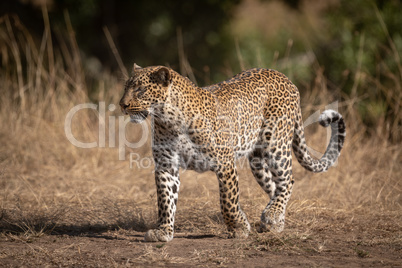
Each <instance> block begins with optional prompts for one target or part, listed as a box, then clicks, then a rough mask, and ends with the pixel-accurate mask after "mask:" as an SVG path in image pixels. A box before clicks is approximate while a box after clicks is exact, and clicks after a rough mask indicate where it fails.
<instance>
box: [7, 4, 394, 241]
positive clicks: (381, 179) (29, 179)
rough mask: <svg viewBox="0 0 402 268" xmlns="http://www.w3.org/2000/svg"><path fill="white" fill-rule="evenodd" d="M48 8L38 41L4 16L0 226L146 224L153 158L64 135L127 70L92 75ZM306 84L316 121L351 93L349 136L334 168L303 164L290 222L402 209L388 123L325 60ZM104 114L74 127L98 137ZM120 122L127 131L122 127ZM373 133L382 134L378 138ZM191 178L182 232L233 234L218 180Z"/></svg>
mask: <svg viewBox="0 0 402 268" xmlns="http://www.w3.org/2000/svg"><path fill="white" fill-rule="evenodd" d="M43 16H44V21H45V29H44V34H43V37H42V39H41V40H39V41H37V40H35V39H34V37H32V36H31V35H30V33H29V32H28V30H27V29H26V28H25V27H24V26H23V25H22V24H21V23H20V21H19V20H18V18H16V17H3V18H1V19H0V39H1V42H0V53H1V59H2V63H1V64H2V65H1V73H0V83H1V85H2V89H1V91H2V98H1V106H0V110H1V114H0V120H1V124H2V127H1V129H0V141H1V144H2V146H1V148H0V185H1V186H0V205H1V207H0V228H1V230H2V231H3V232H17V233H21V232H22V233H25V234H26V235H27V236H35V235H42V234H43V233H44V232H50V231H53V232H56V233H68V232H83V231H87V230H104V229H110V228H127V229H131V228H132V229H134V230H138V231H144V230H146V229H147V228H149V227H150V226H152V224H154V223H155V219H156V196H155V195H156V193H155V192H156V191H155V187H154V181H153V174H152V166H151V167H149V168H139V167H137V166H136V165H134V166H133V167H132V168H130V163H129V161H128V160H127V159H128V158H126V160H125V161H119V160H118V149H117V148H116V147H113V148H109V143H108V142H106V146H105V148H92V149H82V148H77V147H75V146H73V145H72V144H71V143H70V142H69V141H68V139H67V138H66V135H65V132H64V121H65V118H66V115H67V113H68V112H69V111H70V109H71V108H73V107H74V106H76V105H78V104H82V103H96V104H98V103H99V101H104V102H105V103H106V106H107V105H108V104H115V105H117V103H118V99H119V97H120V95H121V93H122V88H123V83H124V79H122V78H123V75H122V76H121V77H116V76H115V75H112V74H110V73H107V72H104V73H100V74H98V75H92V76H90V75H88V73H89V71H88V69H87V67H86V66H85V63H86V62H85V60H83V59H82V56H81V54H80V51H79V47H78V45H77V42H76V40H75V38H74V31H73V29H72V28H71V24H70V23H69V18H68V14H67V13H66V14H65V19H66V20H65V21H66V28H65V29H64V30H59V31H56V32H51V31H50V26H49V25H50V24H49V20H48V17H47V12H46V10H44V12H43ZM52 34H54V35H55V36H52ZM53 40H57V43H58V45H57V46H55V45H54V44H53V42H54V41H53ZM384 90H385V89H384ZM390 90H391V89H390ZM300 91H301V95H302V110H303V116H304V118H305V119H306V118H308V117H309V116H310V115H311V114H313V113H314V112H316V111H317V110H321V111H322V110H323V109H324V108H325V105H327V104H329V103H332V102H334V101H339V100H340V101H339V110H340V112H341V113H342V114H343V115H344V117H345V120H346V123H347V131H348V132H347V140H346V144H345V147H344V149H343V151H342V154H341V157H340V159H339V162H338V165H337V166H336V167H335V168H332V169H331V170H330V171H329V172H327V173H325V174H311V173H309V172H307V171H305V170H304V169H303V168H302V167H301V166H299V165H298V164H297V163H296V161H295V165H294V166H295V167H294V176H295V179H296V186H295V188H294V194H293V196H292V199H291V202H290V204H289V208H288V213H289V215H290V216H289V217H288V223H290V224H296V225H300V226H303V225H304V226H306V225H310V226H312V225H314V224H318V223H317V221H316V220H315V216H316V215H317V214H319V213H321V214H326V213H327V214H331V215H337V214H349V213H353V214H364V215H367V217H377V216H378V215H383V214H393V215H394V214H397V215H398V216H399V217H400V216H401V212H400V211H401V190H402V189H401V188H402V185H401V181H400V178H401V177H402V168H401V164H402V163H401V147H400V144H392V143H390V142H389V141H388V140H387V139H384V138H382V134H381V133H382V131H384V130H386V129H387V127H386V126H385V125H384V124H387V122H379V123H378V126H376V128H375V129H368V128H367V127H366V126H364V125H363V124H362V123H361V122H362V120H361V117H360V115H359V113H358V111H357V109H356V104H357V103H358V102H359V101H360V99H359V97H358V96H352V97H349V96H342V95H341V93H340V91H339V92H335V93H334V92H329V91H328V90H327V81H326V79H325V77H323V75H322V71H321V69H320V68H319V67H317V69H316V80H315V84H314V85H312V86H311V87H310V88H307V87H306V88H300ZM389 94H392V92H391V91H390V92H389ZM118 116H121V114H120V113H119V110H118V109H116V110H115V111H109V110H107V111H106V120H107V122H106V126H109V125H108V123H109V118H110V117H114V118H117V117H118ZM98 121H99V120H98V115H97V112H96V111H94V110H90V109H86V110H85V111H80V113H79V114H77V115H76V118H75V120H74V124H73V133H74V135H75V136H76V137H77V138H78V139H80V140H83V141H87V142H90V141H98V142H99V140H98V134H99V131H98V130H99V122H98ZM114 128H115V130H116V131H117V125H115V126H114ZM306 131H307V134H306V136H307V141H308V143H309V144H310V145H311V147H312V148H314V149H315V150H318V151H324V148H325V142H326V130H324V129H321V128H319V127H317V126H316V125H312V126H310V127H308V128H307V129H306ZM368 131H370V132H374V133H378V135H371V136H368V135H367V132H368ZM107 133H108V132H107ZM126 133H127V135H129V136H131V138H130V140H135V139H137V138H138V135H140V134H141V133H140V131H139V129H138V127H136V126H134V125H128V126H127V129H126ZM108 138H109V137H108V136H107V137H106V141H108ZM115 141H116V140H115ZM130 152H135V153H140V154H141V155H142V156H150V151H149V141H148V142H147V144H146V146H144V147H141V148H139V149H127V151H126V156H127V155H128V154H129V153H130ZM243 164H244V163H243ZM239 166H242V162H239ZM239 175H240V177H241V179H240V187H241V200H242V204H243V207H244V209H245V211H246V213H247V214H248V216H249V218H250V221H251V222H252V223H254V224H256V223H258V221H259V217H260V216H259V215H260V213H261V211H262V209H263V208H264V206H265V205H266V204H267V202H268V200H267V198H266V196H265V194H264V193H263V191H262V190H261V189H260V188H259V186H258V184H257V183H255V182H254V179H253V178H252V175H251V173H250V171H249V170H248V168H247V165H244V166H242V168H240V171H239ZM181 178H182V186H181V194H180V197H179V208H178V213H177V230H178V231H179V232H190V233H202V232H205V233H221V232H224V226H223V222H222V219H221V216H220V212H219V206H218V204H219V201H218V196H219V194H218V189H217V183H216V179H215V176H214V175H213V174H212V173H204V174H197V173H194V172H191V171H182V173H181ZM307 215H310V216H308V217H306V216H307Z"/></svg>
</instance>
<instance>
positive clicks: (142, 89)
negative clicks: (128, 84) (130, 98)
mask: <svg viewBox="0 0 402 268" xmlns="http://www.w3.org/2000/svg"><path fill="white" fill-rule="evenodd" d="M146 90H147V89H146V87H143V86H139V87H137V88H136V89H135V90H134V94H136V95H137V97H141V96H142V95H143V94H144V93H145V91H146Z"/></svg>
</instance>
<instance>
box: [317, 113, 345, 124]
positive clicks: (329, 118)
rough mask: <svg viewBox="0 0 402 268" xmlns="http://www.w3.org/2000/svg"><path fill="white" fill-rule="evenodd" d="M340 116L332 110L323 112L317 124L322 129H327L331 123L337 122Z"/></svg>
mask: <svg viewBox="0 0 402 268" xmlns="http://www.w3.org/2000/svg"><path fill="white" fill-rule="evenodd" d="M341 118H342V115H341V114H340V113H338V112H337V111H334V110H325V111H324V112H323V113H322V114H321V115H320V117H319V119H318V122H319V123H320V125H321V126H323V127H328V126H329V125H330V124H331V123H334V122H337V121H339V120H340V119H341Z"/></svg>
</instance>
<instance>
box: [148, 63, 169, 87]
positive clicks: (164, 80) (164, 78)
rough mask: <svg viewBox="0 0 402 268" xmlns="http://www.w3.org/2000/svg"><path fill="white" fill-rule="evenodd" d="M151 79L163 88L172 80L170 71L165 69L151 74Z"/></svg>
mask: <svg viewBox="0 0 402 268" xmlns="http://www.w3.org/2000/svg"><path fill="white" fill-rule="evenodd" d="M152 78H153V79H155V81H156V82H157V83H158V84H161V85H162V86H164V87H167V86H169V84H170V83H171V80H172V77H171V74H170V70H169V69H168V68H166V67H162V68H160V69H159V70H157V71H155V72H154V73H152Z"/></svg>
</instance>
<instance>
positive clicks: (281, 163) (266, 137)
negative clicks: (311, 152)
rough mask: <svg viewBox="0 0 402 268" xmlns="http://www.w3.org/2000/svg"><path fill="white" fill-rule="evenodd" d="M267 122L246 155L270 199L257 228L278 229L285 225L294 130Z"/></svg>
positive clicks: (290, 187) (291, 178)
mask: <svg viewBox="0 0 402 268" xmlns="http://www.w3.org/2000/svg"><path fill="white" fill-rule="evenodd" d="M276 122H278V120H272V121H267V122H266V123H267V124H266V126H265V127H264V129H263V130H262V131H261V134H260V137H259V142H258V143H257V145H256V147H255V149H254V151H253V152H252V154H250V156H249V161H250V167H251V170H252V172H253V175H254V177H255V179H256V180H257V182H258V184H259V185H260V186H261V188H262V189H263V190H264V191H265V192H266V193H267V194H268V196H269V198H270V201H269V203H268V205H267V206H266V208H265V209H264V211H263V212H262V215H261V227H260V231H267V230H270V231H274V232H281V231H282V230H283V228H284V226H285V211H286V205H287V203H288V201H289V199H290V196H291V193H292V188H293V182H294V180H293V176H292V155H291V146H292V139H293V135H292V134H293V133H289V132H288V129H289V128H287V126H286V124H287V123H286V122H288V121H287V120H282V123H281V125H280V127H278V126H277V125H276Z"/></svg>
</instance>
